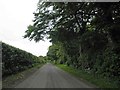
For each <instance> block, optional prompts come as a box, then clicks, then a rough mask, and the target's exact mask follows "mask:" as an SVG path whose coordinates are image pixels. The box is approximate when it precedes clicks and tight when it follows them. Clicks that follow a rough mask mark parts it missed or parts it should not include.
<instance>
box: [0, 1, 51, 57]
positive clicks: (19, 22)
mask: <svg viewBox="0 0 120 90" xmlns="http://www.w3.org/2000/svg"><path fill="white" fill-rule="evenodd" d="M38 1H39V0H0V40H2V41H3V42H6V43H8V44H10V45H12V46H15V47H17V48H20V49H23V50H26V51H28V52H31V53H32V54H34V55H37V56H39V55H43V56H45V55H46V53H47V49H48V47H49V45H51V43H49V42H48V41H45V42H43V41H40V42H39V43H35V42H34V41H31V42H30V41H29V40H28V39H23V37H22V36H23V35H24V34H25V30H27V26H28V25H29V24H31V23H32V20H33V19H34V15H33V12H35V10H36V9H37V3H38Z"/></svg>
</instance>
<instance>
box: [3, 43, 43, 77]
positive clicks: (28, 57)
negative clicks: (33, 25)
mask: <svg viewBox="0 0 120 90" xmlns="http://www.w3.org/2000/svg"><path fill="white" fill-rule="evenodd" d="M37 63H42V62H41V61H40V60H39V58H38V57H37V56H34V55H32V54H31V53H28V52H26V51H23V50H20V49H19V48H15V47H13V46H10V45H8V44H5V43H2V76H3V77H4V76H7V75H10V74H14V73H17V72H20V71H23V70H25V69H27V68H31V67H33V66H34V65H35V64H37Z"/></svg>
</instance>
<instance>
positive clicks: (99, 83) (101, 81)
mask: <svg viewBox="0 0 120 90" xmlns="http://www.w3.org/2000/svg"><path fill="white" fill-rule="evenodd" d="M56 66H57V67H59V68H61V69H63V70H64V71H66V72H68V73H70V74H72V75H73V76H75V77H77V78H78V79H80V80H83V81H85V82H86V81H87V82H90V83H91V84H93V85H95V86H96V87H95V88H103V89H105V88H109V89H110V88H112V89H113V90H114V89H115V88H118V86H117V85H116V84H115V81H110V80H108V79H106V78H103V77H95V76H94V75H92V74H90V73H88V72H85V71H83V70H78V69H75V68H72V67H69V66H67V65H63V64H56ZM110 90H111V89H110Z"/></svg>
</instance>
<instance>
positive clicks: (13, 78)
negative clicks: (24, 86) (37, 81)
mask: <svg viewBox="0 0 120 90" xmlns="http://www.w3.org/2000/svg"><path fill="white" fill-rule="evenodd" d="M42 66H43V64H36V65H34V67H32V68H29V69H26V70H24V71H22V72H19V73H16V74H12V75H10V76H7V77H6V78H5V79H4V80H2V88H13V87H14V86H15V85H17V84H18V83H20V82H22V81H23V80H24V79H26V78H27V77H29V76H30V75H32V74H33V73H34V72H35V71H37V70H38V69H39V68H40V67H42Z"/></svg>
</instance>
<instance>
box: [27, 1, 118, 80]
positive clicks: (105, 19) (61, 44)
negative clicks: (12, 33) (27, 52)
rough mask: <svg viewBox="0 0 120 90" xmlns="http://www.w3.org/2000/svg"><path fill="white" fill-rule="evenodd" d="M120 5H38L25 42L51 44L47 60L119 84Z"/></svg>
mask: <svg viewBox="0 0 120 90" xmlns="http://www.w3.org/2000/svg"><path fill="white" fill-rule="evenodd" d="M119 12H120V4H119V3H109V2H107V3H97V2H92V3H89V2H75V3H73V2H68V3H65V2H62V3H60V2H42V3H39V4H38V11H37V12H36V13H34V15H35V19H34V24H33V25H30V26H29V27H28V30H27V31H26V35H25V38H29V39H30V40H31V39H34V40H35V41H39V40H43V39H44V38H45V37H47V38H48V39H50V41H51V42H52V43H53V45H52V46H50V47H49V51H48V53H47V59H48V60H51V61H54V62H55V63H64V64H67V65H69V66H72V67H75V68H80V69H83V70H84V71H86V70H88V71H89V73H91V74H93V75H94V76H97V77H98V76H100V75H101V76H103V77H107V78H110V79H112V78H114V79H115V80H116V81H117V82H120V78H119V76H120V75H119V73H120V71H119V70H120V69H119V68H120V67H119V66H120V63H119V61H120V58H119V55H120V30H119V29H120V13H119Z"/></svg>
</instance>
